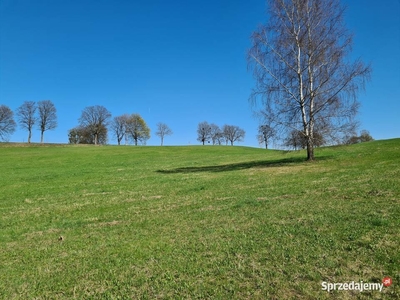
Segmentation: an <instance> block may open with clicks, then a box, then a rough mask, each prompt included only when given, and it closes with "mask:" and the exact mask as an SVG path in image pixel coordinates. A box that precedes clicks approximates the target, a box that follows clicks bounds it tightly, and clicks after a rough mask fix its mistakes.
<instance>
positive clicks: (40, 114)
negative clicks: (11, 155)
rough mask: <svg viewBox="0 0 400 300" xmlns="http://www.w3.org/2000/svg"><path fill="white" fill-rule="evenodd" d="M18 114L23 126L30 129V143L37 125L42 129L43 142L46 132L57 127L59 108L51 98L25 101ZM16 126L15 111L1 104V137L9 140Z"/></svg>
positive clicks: (41, 139) (41, 137) (41, 140)
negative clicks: (57, 108)
mask: <svg viewBox="0 0 400 300" xmlns="http://www.w3.org/2000/svg"><path fill="white" fill-rule="evenodd" d="M16 115H17V120H18V123H19V125H20V126H21V128H23V129H26V130H27V131H28V143H30V142H31V138H32V130H33V129H34V127H35V126H37V128H38V129H39V130H40V142H41V143H43V139H44V132H45V131H47V130H52V129H55V128H56V127H57V110H56V107H55V106H54V104H53V102H52V101H50V100H43V101H39V102H37V103H36V102H34V101H25V102H24V103H23V104H22V105H21V106H20V107H18V109H17V113H16ZM16 127H17V123H16V122H15V120H14V113H13V111H12V110H11V109H10V108H9V107H8V106H6V105H0V139H1V140H8V138H9V136H10V135H11V134H12V133H14V131H15V129H16Z"/></svg>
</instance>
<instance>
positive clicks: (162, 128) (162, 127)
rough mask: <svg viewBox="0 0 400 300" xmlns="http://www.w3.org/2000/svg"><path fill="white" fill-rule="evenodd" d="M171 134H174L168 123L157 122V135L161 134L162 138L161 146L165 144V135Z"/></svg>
mask: <svg viewBox="0 0 400 300" xmlns="http://www.w3.org/2000/svg"><path fill="white" fill-rule="evenodd" d="M171 134H172V130H171V128H169V127H168V125H167V124H165V123H157V131H156V135H157V136H159V137H160V139H161V146H162V145H163V144H164V137H165V136H166V135H171Z"/></svg>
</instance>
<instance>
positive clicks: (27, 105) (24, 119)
mask: <svg viewBox="0 0 400 300" xmlns="http://www.w3.org/2000/svg"><path fill="white" fill-rule="evenodd" d="M17 116H18V122H19V125H20V126H21V127H22V128H24V129H26V130H28V143H30V142H31V138H32V128H33V125H35V123H36V121H37V117H36V103H35V102H34V101H25V102H24V103H23V104H22V105H21V106H20V107H18V110H17Z"/></svg>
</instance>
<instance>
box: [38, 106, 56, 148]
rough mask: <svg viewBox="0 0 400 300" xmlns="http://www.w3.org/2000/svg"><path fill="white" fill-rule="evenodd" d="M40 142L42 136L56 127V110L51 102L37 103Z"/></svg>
mask: <svg viewBox="0 0 400 300" xmlns="http://www.w3.org/2000/svg"><path fill="white" fill-rule="evenodd" d="M38 111H39V124H38V126H39V129H40V142H41V143H43V134H44V132H45V131H47V130H52V129H55V128H56V127H57V110H56V107H55V106H54V104H53V102H51V101H50V100H43V101H39V102H38Z"/></svg>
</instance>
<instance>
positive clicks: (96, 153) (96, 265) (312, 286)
mask: <svg viewBox="0 0 400 300" xmlns="http://www.w3.org/2000/svg"><path fill="white" fill-rule="evenodd" d="M305 156H306V155H305V152H303V151H300V152H283V151H273V150H264V149H254V148H246V147H230V146H225V147H224V146H190V147H134V146H98V147H96V146H70V145H44V146H40V145H31V146H26V145H14V144H5V143H3V144H0V297H3V299H207V298H209V299H317V298H318V299H354V298H356V299H371V298H373V299H399V298H400V251H399V249H400V139H393V140H385V141H375V142H369V143H363V144H358V145H352V146H342V147H328V148H321V149H317V150H316V158H317V161H316V162H314V163H308V162H306V161H305V159H304V158H305ZM60 236H63V240H62V241H60V240H59V237H60ZM385 276H390V277H391V278H392V280H393V284H392V285H391V286H390V287H387V288H383V292H382V293H381V292H379V291H364V292H359V291H336V292H330V293H328V292H326V291H323V290H322V286H321V283H322V282H323V281H326V282H331V283H334V282H351V281H355V282H360V281H363V282H372V283H381V282H382V278H384V277H385Z"/></svg>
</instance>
